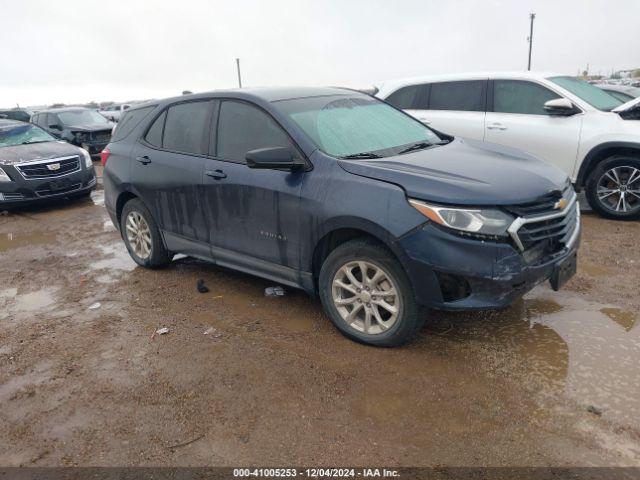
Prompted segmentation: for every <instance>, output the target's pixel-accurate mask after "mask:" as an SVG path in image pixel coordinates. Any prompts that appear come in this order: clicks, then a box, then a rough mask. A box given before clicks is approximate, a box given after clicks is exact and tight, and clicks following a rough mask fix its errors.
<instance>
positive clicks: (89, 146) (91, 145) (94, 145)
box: [78, 140, 109, 155]
mask: <svg viewBox="0 0 640 480" xmlns="http://www.w3.org/2000/svg"><path fill="white" fill-rule="evenodd" d="M108 144H109V141H108V140H107V141H97V140H96V141H88V142H82V143H79V144H78V146H79V147H82V148H84V149H85V150H86V151H87V152H89V154H90V155H98V154H99V153H100V152H101V151H102V150H104V147H106V146H107V145H108Z"/></svg>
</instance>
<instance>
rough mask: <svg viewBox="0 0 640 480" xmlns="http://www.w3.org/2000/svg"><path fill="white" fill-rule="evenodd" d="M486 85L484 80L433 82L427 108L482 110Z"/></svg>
mask: <svg viewBox="0 0 640 480" xmlns="http://www.w3.org/2000/svg"><path fill="white" fill-rule="evenodd" d="M486 85H487V82H486V81H485V80H470V81H462V82H440V83H433V84H431V95H430V97H429V110H455V111H459V112H484V109H485V108H484V106H485V95H486V93H485V92H486Z"/></svg>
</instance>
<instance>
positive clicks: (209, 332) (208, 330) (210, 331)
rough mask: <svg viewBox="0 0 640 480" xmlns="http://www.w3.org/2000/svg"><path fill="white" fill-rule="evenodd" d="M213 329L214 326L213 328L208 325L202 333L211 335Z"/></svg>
mask: <svg viewBox="0 0 640 480" xmlns="http://www.w3.org/2000/svg"><path fill="white" fill-rule="evenodd" d="M215 331H216V329H215V328H213V327H209V328H207V329H206V330H205V331H204V334H205V335H211V334H212V333H213V332H215Z"/></svg>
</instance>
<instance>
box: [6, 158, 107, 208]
mask: <svg viewBox="0 0 640 480" xmlns="http://www.w3.org/2000/svg"><path fill="white" fill-rule="evenodd" d="M3 169H5V171H10V167H3ZM10 176H11V178H12V179H13V181H11V182H1V183H0V209H3V208H12V207H18V206H21V205H27V204H32V203H40V202H45V201H49V200H51V199H55V198H62V197H72V196H76V195H82V194H83V193H87V192H89V191H91V190H93V189H94V188H95V187H96V173H95V170H94V168H93V167H91V168H82V170H80V171H78V172H75V173H72V174H69V175H65V176H62V177H56V178H47V179H44V178H43V179H31V180H25V179H21V178H20V177H19V176H18V175H17V174H13V175H12V174H10Z"/></svg>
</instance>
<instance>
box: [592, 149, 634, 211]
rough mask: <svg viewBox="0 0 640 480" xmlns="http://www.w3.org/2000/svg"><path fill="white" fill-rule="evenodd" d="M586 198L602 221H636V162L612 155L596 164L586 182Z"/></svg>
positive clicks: (632, 159) (630, 158)
mask: <svg viewBox="0 0 640 480" xmlns="http://www.w3.org/2000/svg"><path fill="white" fill-rule="evenodd" d="M586 194H587V200H588V201H589V205H591V208H593V209H594V210H595V211H596V212H598V213H599V214H600V215H602V216H604V217H607V218H614V219H617V220H634V219H637V218H640V158H634V157H628V156H622V155H615V156H612V157H609V158H607V159H606V160H604V161H603V162H601V163H599V164H598V166H597V167H596V168H595V169H594V170H593V171H592V172H591V174H590V175H589V177H588V178H587V182H586Z"/></svg>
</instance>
